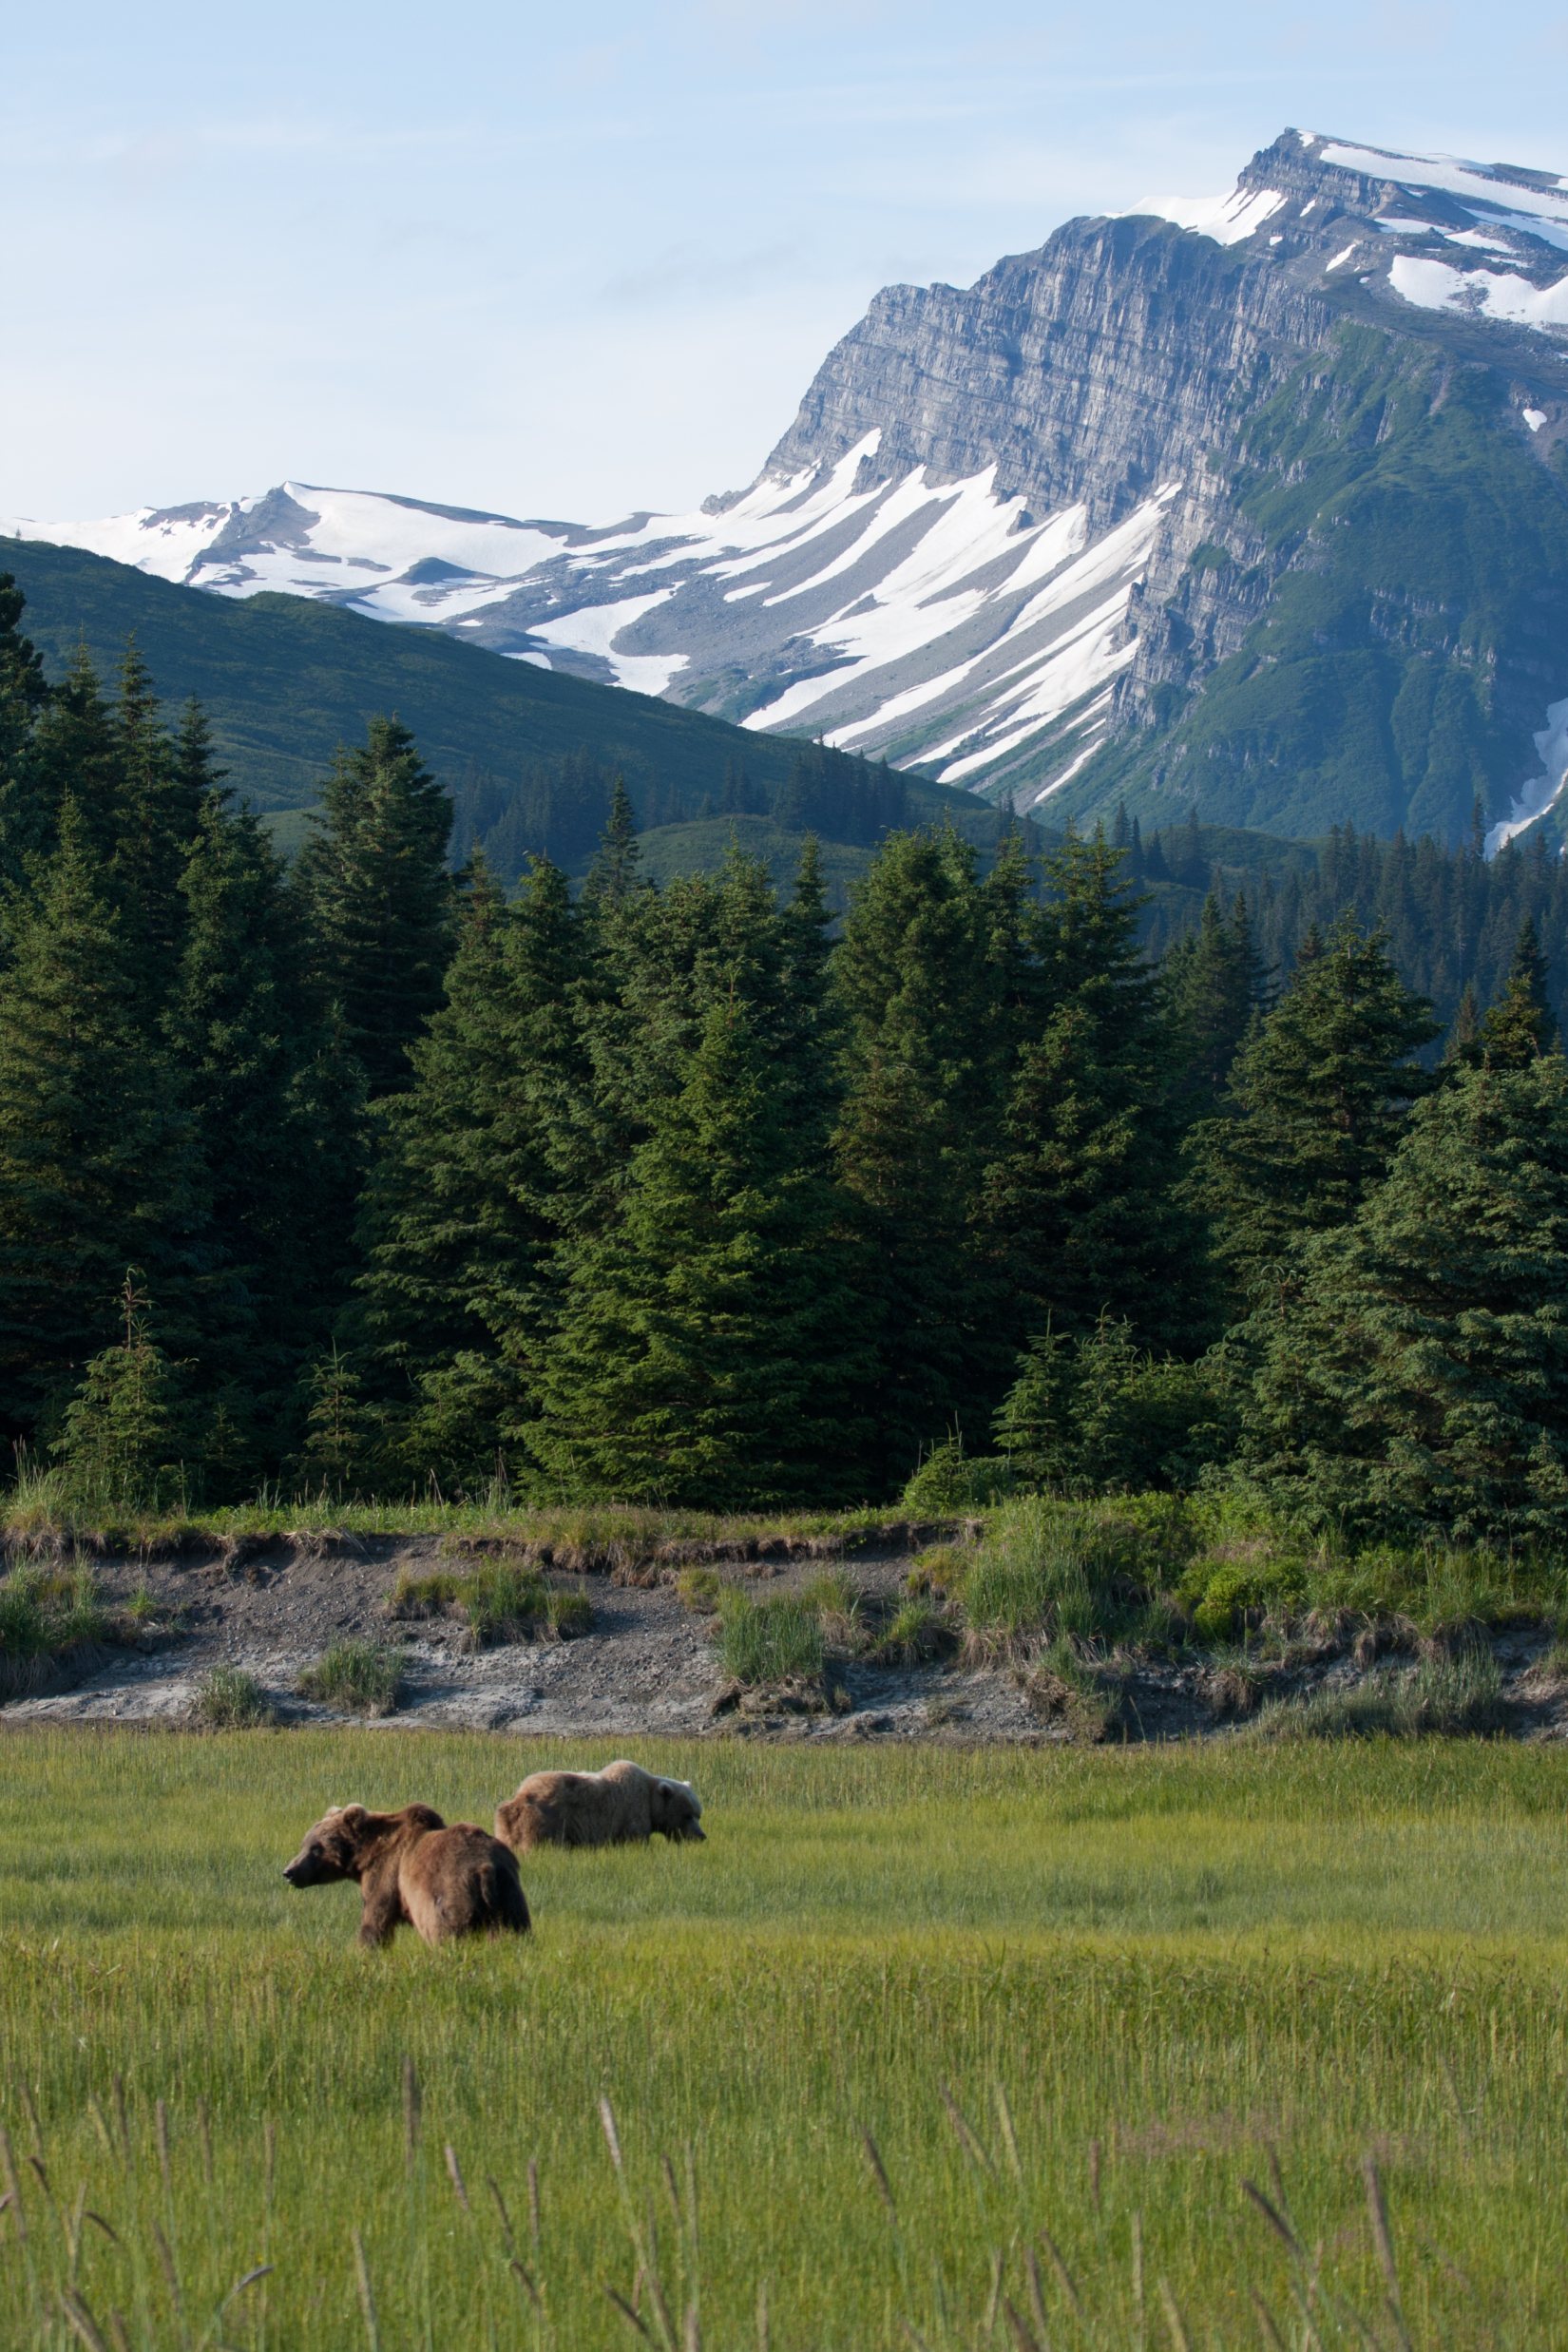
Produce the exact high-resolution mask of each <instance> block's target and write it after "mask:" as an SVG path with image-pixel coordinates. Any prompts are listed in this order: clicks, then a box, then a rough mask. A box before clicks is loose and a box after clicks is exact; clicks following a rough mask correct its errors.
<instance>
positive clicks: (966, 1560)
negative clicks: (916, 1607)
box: [904, 1543, 975, 1600]
mask: <svg viewBox="0 0 1568 2352" xmlns="http://www.w3.org/2000/svg"><path fill="white" fill-rule="evenodd" d="M974 1558H975V1555H974V1553H973V1551H972V1550H971V1549H970V1548H969V1547H968V1546H966V1545H964V1546H961V1545H959V1544H956V1543H933V1544H932V1545H931V1546H930V1547H929V1549H928V1550H927V1551H924V1552H917V1553H916V1555H915V1557H914V1558H913V1559H912V1560H911V1561H910V1562H909V1566H908V1573H907V1574H906V1576H905V1578H904V1590H905V1591H906V1593H908V1594H910V1595H911V1596H912V1597H914V1598H916V1599H920V1598H923V1597H925V1596H926V1595H927V1594H932V1593H934V1594H936V1595H937V1596H938V1597H940V1598H941V1599H944V1600H956V1599H957V1598H958V1597H959V1596H960V1595H961V1594H962V1592H963V1590H964V1585H965V1580H966V1578H967V1576H968V1573H969V1570H970V1568H971V1567H972V1566H973V1565H974Z"/></svg>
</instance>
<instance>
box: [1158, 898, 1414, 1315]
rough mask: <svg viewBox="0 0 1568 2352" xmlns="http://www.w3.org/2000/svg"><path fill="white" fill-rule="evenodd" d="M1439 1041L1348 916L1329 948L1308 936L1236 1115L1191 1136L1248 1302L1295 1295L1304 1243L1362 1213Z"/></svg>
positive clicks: (1202, 1194) (1253, 1050) (1375, 944)
mask: <svg viewBox="0 0 1568 2352" xmlns="http://www.w3.org/2000/svg"><path fill="white" fill-rule="evenodd" d="M1436 1034H1437V1028H1436V1023H1434V1022H1433V1021H1432V1019H1431V1011H1430V1007H1429V1006H1428V1004H1426V1001H1425V998H1423V997H1418V996H1416V995H1415V994H1414V993H1413V992H1412V991H1411V990H1410V989H1409V988H1407V987H1406V986H1405V983H1404V982H1403V981H1402V980H1401V979H1400V977H1399V974H1398V973H1397V972H1396V971H1395V970H1394V967H1393V966H1392V965H1391V964H1390V963H1389V961H1388V958H1387V955H1386V952H1385V949H1384V947H1383V944H1382V942H1381V941H1380V940H1378V939H1376V938H1370V939H1368V938H1367V937H1366V936H1365V935H1364V934H1363V933H1362V932H1361V931H1360V930H1359V928H1358V927H1357V926H1356V924H1355V922H1354V921H1353V919H1352V918H1349V917H1347V918H1346V919H1345V920H1344V921H1343V922H1341V923H1340V924H1339V925H1338V926H1337V927H1335V929H1334V930H1333V932H1332V933H1331V934H1330V935H1329V938H1328V940H1327V941H1322V942H1320V941H1319V940H1318V939H1317V938H1316V936H1315V935H1314V934H1309V936H1308V938H1307V940H1306V941H1305V942H1304V943H1303V952H1302V956H1301V959H1300V961H1298V963H1297V966H1296V969H1295V972H1294V974H1293V975H1292V977H1291V984H1290V985H1289V987H1288V988H1287V989H1286V992H1285V994H1284V996H1283V997H1282V998H1281V1000H1280V1002H1279V1004H1277V1006H1276V1007H1275V1008H1274V1010H1273V1012H1272V1013H1271V1014H1270V1016H1269V1018H1268V1020H1267V1021H1266V1022H1265V1023H1263V1025H1262V1027H1261V1028H1260V1029H1259V1030H1258V1031H1257V1033H1256V1035H1255V1036H1254V1037H1253V1038H1252V1040H1251V1041H1250V1042H1249V1043H1248V1044H1247V1046H1246V1048H1245V1050H1244V1051H1243V1053H1242V1054H1241V1056H1240V1059H1239V1060H1238V1061H1237V1064H1236V1068H1235V1073H1234V1076H1233V1080H1232V1086H1231V1104H1230V1108H1231V1110H1232V1113H1233V1116H1231V1117H1230V1118H1227V1119H1216V1120H1211V1121H1208V1122H1206V1123H1205V1124H1204V1125H1202V1126H1200V1127H1198V1128H1197V1129H1195V1133H1194V1138H1193V1142H1192V1145H1191V1147H1190V1148H1191V1153H1192V1158H1193V1164H1194V1167H1195V1182H1194V1185H1193V1193H1194V1195H1195V1197H1196V1199H1197V1200H1198V1201H1199V1202H1200V1203H1201V1204H1202V1206H1203V1207H1205V1208H1206V1209H1207V1210H1208V1212H1209V1214H1210V1215H1211V1216H1212V1217H1213V1219H1214V1231H1215V1241H1216V1247H1217V1250H1218V1252H1219V1255H1220V1258H1221V1262H1222V1263H1223V1265H1224V1266H1225V1267H1226V1269H1227V1271H1228V1272H1229V1275H1230V1278H1231V1280H1232V1282H1233V1286H1234V1290H1235V1293H1236V1296H1237V1300H1238V1303H1240V1304H1241V1305H1243V1306H1244V1307H1245V1306H1249V1305H1257V1304H1261V1303H1262V1302H1263V1301H1264V1300H1265V1299H1267V1298H1269V1297H1271V1296H1275V1295H1278V1294H1279V1293H1280V1292H1281V1290H1282V1287H1283V1290H1284V1291H1286V1292H1288V1291H1290V1290H1291V1286H1292V1285H1293V1282H1294V1274H1293V1272H1292V1267H1293V1260H1294V1255H1295V1252H1297V1250H1298V1249H1299V1247H1300V1245H1301V1243H1302V1242H1303V1241H1305V1240H1306V1239H1307V1237H1308V1236H1309V1235H1310V1234H1312V1233H1327V1232H1330V1231H1332V1230H1333V1229H1334V1228H1335V1227H1336V1226H1340V1225H1345V1224H1347V1223H1348V1221H1349V1219H1350V1218H1351V1217H1352V1216H1353V1215H1354V1214H1355V1212H1356V1209H1357V1207H1358V1206H1359V1205H1360V1202H1361V1201H1362V1199H1363V1198H1364V1196H1365V1195H1366V1193H1367V1189H1368V1187H1369V1186H1370V1185H1372V1184H1374V1183H1376V1182H1377V1181H1378V1179H1379V1178H1380V1177H1381V1176H1383V1174H1384V1172H1385V1170H1386V1167H1387V1164H1388V1159H1389V1156H1390V1154H1391V1153H1392V1151H1393V1148H1394V1145H1395V1143H1396V1142H1397V1140H1398V1138H1399V1133H1400V1129H1401V1126H1402V1124H1403V1121H1404V1119H1405V1114H1406V1111H1407V1108H1408V1106H1409V1104H1410V1103H1411V1102H1412V1101H1413V1100H1415V1099H1416V1098H1417V1097H1418V1096H1420V1095H1422V1094H1424V1093H1425V1091H1426V1088H1427V1086H1428V1084H1429V1080H1427V1078H1426V1075H1425V1072H1424V1071H1423V1070H1421V1069H1420V1068H1419V1067H1418V1066H1417V1065H1416V1064H1415V1062H1414V1061H1412V1060H1411V1057H1412V1055H1414V1054H1415V1053H1416V1052H1417V1050H1418V1049H1419V1048H1420V1047H1421V1046H1423V1045H1425V1044H1427V1043H1429V1042H1430V1041H1431V1040H1432V1038H1433V1037H1434V1036H1435V1035H1436Z"/></svg>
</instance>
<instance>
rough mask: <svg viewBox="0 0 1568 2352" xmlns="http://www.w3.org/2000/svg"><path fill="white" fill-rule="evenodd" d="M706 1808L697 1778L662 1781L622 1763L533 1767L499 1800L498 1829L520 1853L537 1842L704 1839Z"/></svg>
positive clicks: (622, 1842) (623, 1842)
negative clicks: (569, 1768) (592, 1768)
mask: <svg viewBox="0 0 1568 2352" xmlns="http://www.w3.org/2000/svg"><path fill="white" fill-rule="evenodd" d="M701 1812H702V1806H701V1802H700V1800H699V1799H698V1793H697V1790H696V1789H695V1788H693V1787H692V1785H691V1783H690V1782H689V1781H684V1780H660V1778H659V1777H658V1775H657V1774H656V1773H653V1772H645V1771H644V1770H643V1769H642V1767H641V1765H640V1764H626V1763H623V1762H622V1763H620V1764H607V1765H606V1766H605V1767H604V1769H603V1770H602V1772H530V1774H529V1775H528V1777H527V1779H526V1781H525V1782H524V1783H523V1786H522V1787H521V1788H519V1790H518V1792H517V1794H516V1796H514V1797H508V1798H507V1801H506V1803H505V1804H504V1805H501V1806H498V1807H497V1808H496V1815H495V1834H496V1836H497V1837H498V1838H500V1839H502V1840H503V1841H504V1842H505V1843H506V1844H507V1845H509V1846H510V1847H511V1848H512V1850H513V1852H514V1853H518V1854H526V1853H528V1852H530V1851H531V1850H532V1848H533V1847H534V1846H536V1845H637V1844H641V1843H642V1842H643V1841H644V1840H646V1839H648V1838H651V1837H656V1836H657V1837H664V1838H672V1839H673V1838H700V1837H701V1836H702V1834H703V1832H702V1829H701V1828H700V1826H699V1818H700V1815H701Z"/></svg>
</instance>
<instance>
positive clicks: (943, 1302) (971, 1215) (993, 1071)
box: [833, 832, 1005, 1488]
mask: <svg viewBox="0 0 1568 2352" xmlns="http://www.w3.org/2000/svg"><path fill="white" fill-rule="evenodd" d="M992 945H993V931H992V924H991V910H990V908H989V907H988V905H987V900H986V896H985V890H984V889H983V888H982V885H981V883H980V881H979V878H978V875H977V873H976V867H975V859H974V854H973V852H972V851H970V850H969V848H968V847H967V845H966V843H964V842H962V841H960V840H959V838H958V836H957V835H956V834H955V833H952V832H929V833H893V834H890V835H889V838H888V839H887V840H886V841H885V842H884V843H883V845H882V847H881V849H880V850H879V851H878V852H877V854H876V856H875V858H874V859H873V861H872V863H871V867H870V871H869V872H868V874H867V876H866V879H865V881H864V882H863V883H862V884H861V885H860V886H859V887H858V889H856V891H855V893H854V896H853V898H852V900H851V908H850V912H849V916H848V919H847V920H846V923H845V926H844V932H843V936H842V938H841V940H840V942H839V945H838V947H837V950H836V952H835V954H834V958H833V979H834V987H835V991H836V994H837V997H838V1002H839V1004H840V1006H841V1008H842V1015H843V1021H844V1036H845V1042H844V1053H843V1084H844V1100H843V1107H842V1110H841V1112H840V1115H839V1121H838V1129H837V1135H836V1138H835V1157H836V1162H837V1169H838V1175H839V1178H840V1181H841V1182H842V1184H843V1185H844V1187H845V1190H846V1191H847V1192H848V1193H849V1195H851V1199H852V1201H853V1203H854V1205H855V1212H856V1220H857V1225H858V1230H859V1233H860V1236H861V1240H862V1244H863V1247H864V1250H865V1252H866V1257H865V1269H866V1271H865V1282H866V1299H865V1316H866V1326H867V1329H868V1332H869V1333H870V1335H871V1337H872V1338H873V1340H874V1344H875V1347H876V1349H877V1353H878V1369H877V1375H876V1395H875V1400H874V1409H875V1413H876V1419H877V1423H878V1440H877V1451H876V1455H875V1458H874V1480H875V1482H876V1483H877V1484H878V1485H879V1486H880V1487H882V1488H886V1487H887V1486H889V1485H901V1484H902V1483H903V1482H904V1481H905V1480H906V1479H907V1478H908V1476H909V1474H910V1472H911V1471H912V1470H913V1469H914V1467H915V1465H916V1463H917V1461H918V1460H919V1457H920V1454H921V1452H922V1450H923V1449H924V1448H927V1447H929V1446H931V1445H933V1444H937V1443H939V1442H940V1441H941V1440H942V1439H943V1437H944V1436H945V1435H946V1434H947V1431H948V1429H949V1428H950V1426H951V1425H952V1424H953V1423H954V1422H955V1421H956V1422H960V1423H963V1422H965V1421H967V1422H969V1423H970V1424H971V1425H972V1426H973V1427H974V1429H975V1431H976V1433H977V1434H981V1435H983V1433H984V1429H985V1416H986V1415H987V1414H988V1412H989V1410H990V1406H991V1404H992V1403H993V1402H994V1398H993V1395H992V1391H993V1389H994V1388H995V1386H996V1385H997V1383H998V1381H999V1380H1000V1379H1001V1377H1002V1376H1003V1374H1004V1370H1005V1353H1004V1347H1005V1343H1004V1339H1003V1336H1002V1334H1000V1333H999V1331H998V1329H997V1328H996V1321H995V1313H994V1309H995V1301H996V1288H995V1280H994V1276H993V1273H992V1272H991V1270H990V1268H989V1267H988V1266H987V1264H986V1262H985V1252H984V1248H983V1237H982V1235H981V1233H980V1230H979V1226H978V1221H977V1219H978V1211H979V1204H980V1191H981V1179H982V1175H983V1172H984V1170H985V1166H986V1164H987V1162H988V1160H989V1159H990V1158H991V1157H993V1154H994V1150H995V1142H996V1137H997V1132H998V1123H999V1119H1000V1111H1001V1103H1000V1100H999V1091H1000V1090H999V1086H998V1073H997V1060H996V1054H995V1050H994V1040H995V1032H996V1025H997V1000H998V966H997V964H996V963H995V962H994V961H993V957H992Z"/></svg>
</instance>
